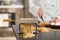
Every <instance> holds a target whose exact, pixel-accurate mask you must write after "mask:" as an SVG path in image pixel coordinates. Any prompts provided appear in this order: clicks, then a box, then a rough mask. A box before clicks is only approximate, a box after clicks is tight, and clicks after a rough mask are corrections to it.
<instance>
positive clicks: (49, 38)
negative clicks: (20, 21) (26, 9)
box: [13, 25, 60, 40]
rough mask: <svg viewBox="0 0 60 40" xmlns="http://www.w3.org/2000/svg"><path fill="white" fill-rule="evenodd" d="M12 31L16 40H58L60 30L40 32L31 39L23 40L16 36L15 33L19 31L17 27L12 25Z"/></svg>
mask: <svg viewBox="0 0 60 40" xmlns="http://www.w3.org/2000/svg"><path fill="white" fill-rule="evenodd" d="M13 29H14V32H15V34H16V38H17V40H60V29H56V30H57V31H50V32H40V33H38V34H36V35H35V36H34V37H32V38H23V37H22V34H17V31H18V30H19V27H18V26H17V25H14V26H13ZM58 30H59V31H58ZM19 35H20V36H19Z"/></svg>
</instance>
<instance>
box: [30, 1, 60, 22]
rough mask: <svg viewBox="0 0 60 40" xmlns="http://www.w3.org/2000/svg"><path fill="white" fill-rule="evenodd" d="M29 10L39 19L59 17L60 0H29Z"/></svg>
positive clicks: (46, 19) (47, 19) (45, 19)
mask: <svg viewBox="0 0 60 40" xmlns="http://www.w3.org/2000/svg"><path fill="white" fill-rule="evenodd" d="M29 12H30V13H32V14H33V16H37V17H38V20H39V21H41V17H43V19H44V21H51V20H55V19H56V18H58V19H60V0H29Z"/></svg>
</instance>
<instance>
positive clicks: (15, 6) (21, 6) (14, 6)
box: [0, 5, 24, 8]
mask: <svg viewBox="0 0 60 40" xmlns="http://www.w3.org/2000/svg"><path fill="white" fill-rule="evenodd" d="M0 8H24V6H23V5H1V6H0Z"/></svg>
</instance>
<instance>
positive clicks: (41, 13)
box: [38, 8, 43, 18]
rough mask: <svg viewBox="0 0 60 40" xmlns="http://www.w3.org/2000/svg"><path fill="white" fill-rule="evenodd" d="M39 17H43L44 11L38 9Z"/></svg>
mask: <svg viewBox="0 0 60 40" xmlns="http://www.w3.org/2000/svg"><path fill="white" fill-rule="evenodd" d="M38 16H39V17H40V18H41V17H42V16H43V9H42V8H39V9H38Z"/></svg>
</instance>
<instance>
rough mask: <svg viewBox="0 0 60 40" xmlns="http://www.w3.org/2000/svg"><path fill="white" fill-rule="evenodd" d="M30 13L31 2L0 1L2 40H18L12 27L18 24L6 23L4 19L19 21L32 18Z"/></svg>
mask: <svg viewBox="0 0 60 40" xmlns="http://www.w3.org/2000/svg"><path fill="white" fill-rule="evenodd" d="M31 17H33V15H32V14H30V13H29V0H0V40H9V39H10V40H16V37H15V35H14V32H13V29H12V25H13V24H17V25H18V24H19V22H18V23H14V22H11V23H8V22H7V23H6V22H3V21H2V20H3V19H6V18H7V19H8V18H11V19H13V20H16V21H18V20H19V19H20V18H31Z"/></svg>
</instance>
